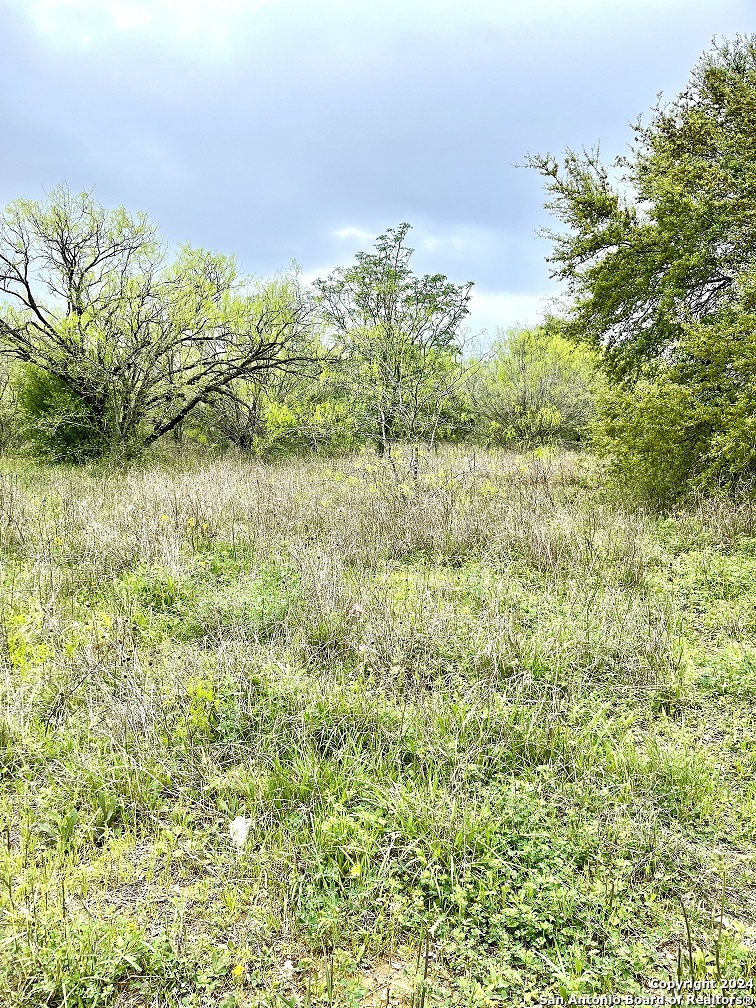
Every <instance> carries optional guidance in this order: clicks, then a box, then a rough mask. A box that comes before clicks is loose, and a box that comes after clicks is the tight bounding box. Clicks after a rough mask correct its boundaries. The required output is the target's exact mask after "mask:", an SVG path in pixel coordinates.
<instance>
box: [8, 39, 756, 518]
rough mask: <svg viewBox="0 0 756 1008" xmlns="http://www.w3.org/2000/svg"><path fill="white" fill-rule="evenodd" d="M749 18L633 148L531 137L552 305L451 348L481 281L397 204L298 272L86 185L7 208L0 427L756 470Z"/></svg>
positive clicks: (635, 481) (702, 471)
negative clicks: (569, 147)
mask: <svg viewBox="0 0 756 1008" xmlns="http://www.w3.org/2000/svg"><path fill="white" fill-rule="evenodd" d="M755 121H756V37H754V36H750V37H738V38H736V39H735V40H734V41H732V42H723V43H720V44H716V45H715V46H714V47H713V48H712V50H711V51H710V52H708V53H706V54H704V56H703V57H702V59H701V60H700V61H699V63H698V65H697V66H696V67H695V68H694V70H693V72H692V74H691V78H690V81H689V85H688V87H687V88H686V90H685V91H684V92H683V93H682V94H681V95H680V96H679V97H678V98H677V99H675V100H674V101H672V102H671V103H670V104H668V105H662V104H659V105H657V107H656V108H655V109H654V110H653V113H652V117H651V119H650V122H649V123H648V124H646V125H643V124H639V125H637V126H636V127H635V141H634V144H633V146H632V147H631V151H630V155H629V156H628V157H626V158H623V159H619V160H618V161H616V162H615V164H614V165H613V166H612V168H611V170H610V168H607V167H606V166H605V165H604V164H602V162H601V161H600V159H599V156H598V153H597V152H595V153H583V154H575V153H573V152H571V151H568V152H566V154H565V155H564V156H563V157H561V158H559V159H557V158H554V157H552V156H551V155H533V156H530V157H529V163H530V164H531V166H532V167H534V168H535V169H536V170H538V171H539V172H541V174H542V175H543V177H544V179H545V183H546V188H547V190H548V193H549V197H550V199H549V202H548V204H547V206H548V207H549V209H550V210H551V211H552V212H553V213H554V215H555V216H556V217H557V219H558V220H559V221H561V223H562V225H564V227H563V229H562V230H560V231H557V232H554V233H552V234H551V237H552V240H553V254H552V256H551V257H550V261H551V262H552V264H553V266H554V276H556V277H557V278H559V279H560V280H561V281H563V283H564V285H565V299H564V309H563V310H562V311H561V313H560V315H559V316H556V315H554V316H549V317H547V318H546V319H545V320H544V322H543V323H542V324H540V325H538V326H535V327H531V328H527V329H525V328H518V327H515V328H513V329H510V330H507V331H502V330H500V331H498V333H497V337H496V339H495V342H494V343H493V345H492V346H491V347H490V349H489V350H488V352H486V353H484V354H479V355H477V356H476V355H471V354H469V353H466V352H465V347H464V332H465V328H464V323H465V319H466V316H467V315H468V311H469V309H468V305H469V300H470V289H471V286H472V284H470V283H467V284H462V285H457V284H455V283H452V282H451V281H449V280H448V279H447V278H446V277H445V276H442V275H426V276H418V275H416V274H415V273H414V272H413V270H412V267H411V256H412V249H411V248H409V247H408V245H407V244H406V239H407V235H408V232H409V230H410V227H409V225H408V224H402V225H400V226H399V227H397V228H393V229H389V230H388V231H387V232H386V233H385V234H383V235H381V236H380V237H379V238H378V239H377V240H376V243H375V246H374V248H373V250H371V251H370V252H362V253H359V254H358V255H357V256H356V257H355V260H354V261H353V263H352V264H351V265H349V266H347V267H340V268H338V269H336V270H334V272H333V273H332V274H331V275H330V276H329V277H327V278H326V279H323V280H317V281H315V283H314V284H312V285H310V286H309V287H308V286H306V285H304V284H303V283H302V280H301V277H300V275H299V273H298V272H297V270H296V269H293V270H290V271H288V272H286V273H282V274H281V275H278V276H276V277H274V278H272V279H270V280H265V281H262V280H253V279H249V278H244V277H241V276H239V274H238V271H237V267H236V264H235V262H234V260H233V258H231V257H228V256H225V255H220V254H214V253H210V252H206V251H204V250H201V249H195V248H191V247H189V246H186V247H184V248H182V249H181V250H180V253H179V254H178V256H175V257H172V258H171V257H169V256H168V255H167V253H166V248H165V245H164V244H163V243H162V242H161V241H160V239H159V236H158V234H157V231H156V229H155V227H154V226H153V225H152V224H151V223H150V222H149V221H148V220H147V219H146V218H145V217H144V216H143V215H136V216H133V215H130V214H129V213H127V212H126V211H125V210H124V209H119V210H115V211H108V210H106V209H104V208H103V207H101V206H100V205H98V204H97V203H96V201H95V200H94V199H93V198H92V196H91V195H90V194H87V193H82V194H79V195H76V194H72V193H71V192H70V191H69V190H67V189H66V188H60V189H58V190H56V191H54V192H53V193H52V194H51V195H50V197H49V198H48V199H47V201H46V202H45V203H35V202H31V201H28V200H17V201H16V202H14V203H12V204H11V205H10V206H9V207H7V209H6V211H5V214H4V216H3V218H2V220H1V221H0V290H2V291H3V292H4V295H5V303H4V306H3V307H2V309H1V310H0V362H1V364H2V371H1V384H0V443H1V444H2V447H3V448H4V449H5V450H6V451H22V452H31V453H33V454H35V455H37V456H40V457H43V458H47V459H50V460H55V461H75V462H80V461H86V460H89V459H93V458H98V457H103V456H114V457H119V458H133V457H136V456H138V455H140V454H142V453H143V452H145V451H146V450H148V449H150V448H151V447H152V446H154V445H159V444H165V443H166V442H167V441H168V442H179V443H181V444H184V445H186V444H187V443H189V442H194V443H196V444H197V445H202V446H207V447H209V448H215V449H218V450H220V449H223V448H230V447H233V448H236V449H240V450H242V451H247V452H255V453H260V454H270V453H276V452H289V453H290V452H296V451H304V450H315V451H318V452H328V453H340V452H353V451H357V450H360V449H363V448H365V447H366V446H369V447H374V448H375V450H377V451H378V452H379V453H381V454H386V453H390V452H391V451H392V447H393V446H394V445H395V444H398V443H401V442H410V443H413V444H425V445H426V446H429V447H432V446H434V445H436V444H438V443H439V442H440V441H450V440H451V441H460V440H470V441H473V442H475V443H476V444H484V445H489V446H493V445H512V446H517V447H532V446H534V445H542V444H544V443H572V444H575V443H581V442H582V443H586V444H589V445H590V446H591V448H592V449H593V450H594V451H597V452H599V453H600V454H603V455H604V456H605V457H606V458H607V459H608V460H609V461H610V463H611V468H612V469H613V471H614V474H615V476H616V477H618V478H619V479H620V480H621V481H622V482H623V483H624V484H625V485H626V486H627V487H628V488H630V489H631V490H633V491H634V492H635V493H637V494H638V495H641V496H644V497H646V498H652V499H656V500H658V501H667V500H669V499H672V498H674V497H676V496H678V495H680V494H681V493H684V492H685V491H687V490H688V489H690V488H710V487H712V486H714V485H717V486H733V485H738V486H740V487H741V488H742V487H743V486H746V487H750V485H751V480H752V478H753V475H754V473H755V472H756V391H755V389H756V133H754V130H753V123H754V122H755Z"/></svg>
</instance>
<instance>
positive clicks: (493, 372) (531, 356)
mask: <svg viewBox="0 0 756 1008" xmlns="http://www.w3.org/2000/svg"><path fill="white" fill-rule="evenodd" d="M498 336H499V338H498V339H497V340H496V341H495V342H494V344H493V347H492V349H491V352H490V354H488V355H487V357H486V358H485V360H484V361H483V362H482V364H481V367H480V368H479V370H478V371H476V372H475V374H474V375H472V378H471V381H470V383H469V388H470V396H471V398H472V401H473V403H474V409H475V411H476V413H477V415H478V418H479V419H478V429H479V434H481V435H482V436H483V437H484V438H485V440H486V441H487V442H488V443H492V444H511V443H515V444H519V445H531V444H544V443H546V442H554V441H560V442H575V441H580V440H581V439H583V438H584V437H586V436H587V435H588V433H589V427H590V423H591V421H592V419H593V414H594V411H595V400H596V393H597V389H598V385H599V376H598V367H597V354H596V353H595V352H594V351H592V350H591V349H589V348H587V347H586V346H584V345H578V344H575V343H573V342H571V341H570V340H568V339H567V338H566V337H564V336H563V335H562V334H561V333H560V332H559V329H558V325H556V324H555V323H554V322H553V321H552V322H551V323H549V324H544V325H541V326H536V327H534V328H532V329H521V328H519V327H513V328H511V329H508V330H506V331H502V330H498Z"/></svg>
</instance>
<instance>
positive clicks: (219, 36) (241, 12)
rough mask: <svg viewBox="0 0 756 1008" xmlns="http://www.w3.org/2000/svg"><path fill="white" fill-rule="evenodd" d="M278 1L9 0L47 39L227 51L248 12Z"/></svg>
mask: <svg viewBox="0 0 756 1008" xmlns="http://www.w3.org/2000/svg"><path fill="white" fill-rule="evenodd" d="M278 2H280V0H254V2H249V0H247V2H245V0H213V3H212V4H211V3H208V2H207V0H10V3H11V4H12V5H13V6H14V7H16V8H17V9H18V10H19V11H20V12H21V13H22V14H24V15H25V16H26V17H28V18H29V19H30V20H31V21H32V23H33V25H34V26H35V28H36V29H37V31H38V32H40V34H42V35H43V36H45V37H46V38H47V39H48V41H49V42H51V43H53V44H56V45H58V46H63V47H71V46H73V47H81V48H91V47H92V46H93V45H95V44H99V43H100V42H102V41H104V40H107V39H109V38H113V37H123V36H129V35H130V36H132V37H142V38H144V37H146V38H148V39H150V40H152V41H159V42H161V43H168V44H174V45H178V46H179V47H184V46H186V45H189V46H191V47H192V48H193V49H197V48H199V49H200V51H204V52H206V53H207V54H209V55H213V54H218V53H219V52H223V51H230V49H231V48H232V47H233V43H234V41H235V37H236V35H237V33H238V31H239V29H240V28H241V27H242V24H243V22H245V21H246V20H247V18H248V16H249V15H250V14H254V13H255V12H256V11H257V10H259V9H261V8H263V7H269V6H273V5H275V4H277V3H278Z"/></svg>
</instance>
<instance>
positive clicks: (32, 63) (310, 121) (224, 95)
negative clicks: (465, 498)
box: [0, 0, 756, 331]
mask: <svg viewBox="0 0 756 1008" xmlns="http://www.w3.org/2000/svg"><path fill="white" fill-rule="evenodd" d="M754 30H756V0H718V2H712V0H709V2H702V0H569V2H568V0H529V2H527V0H520V2H513V0H383V2H380V0H208V2H202V0H0V75H1V76H2V78H3V80H2V84H1V85H0V94H1V95H2V106H1V108H2V112H1V126H2V134H1V138H2V139H1V143H2V146H1V147H0V151H1V152H2V155H1V156H2V160H1V161H0V201H2V204H3V205H5V203H7V202H8V201H9V200H11V199H14V198H16V197H18V196H24V197H28V198H32V199H41V198H44V194H45V192H46V191H49V190H50V189H51V188H52V187H53V186H55V185H57V184H59V183H61V182H65V183H67V184H68V185H69V186H70V187H71V188H72V189H75V190H77V191H79V190H82V189H93V190H94V193H95V196H96V197H97V199H99V201H100V202H101V203H103V204H105V205H106V206H116V205H124V206H126V207H127V209H129V210H132V211H136V210H144V211H146V212H147V213H148V214H149V216H150V217H151V218H152V219H153V220H154V221H155V222H156V223H157V224H159V225H160V227H161V228H162V230H163V232H164V234H165V235H166V236H167V238H168V239H169V240H170V241H171V242H175V243H179V242H185V241H188V242H190V243H192V244H194V245H200V246H203V247H207V248H211V249H214V250H219V251H224V252H233V253H235V254H236V255H237V257H238V259H239V261H240V264H241V266H242V268H243V269H245V270H247V271H249V272H252V273H255V274H257V275H269V274H271V273H273V272H275V270H276V269H279V268H281V267H285V266H286V265H287V264H288V263H289V262H290V260H291V259H296V260H297V261H298V262H299V263H300V264H301V266H302V268H303V270H304V272H305V275H306V276H308V277H309V276H323V275H325V274H327V273H328V272H330V270H331V269H332V268H333V267H334V266H336V265H339V264H343V263H347V262H348V261H349V260H350V259H351V258H352V256H353V255H354V253H355V252H357V251H359V250H361V249H364V250H368V249H369V247H370V245H371V240H372V238H373V237H374V236H375V235H377V234H379V233H380V232H381V231H384V230H385V229H386V228H388V227H392V226H395V225H397V224H399V223H400V222H402V221H408V222H409V223H410V224H412V225H413V231H412V232H411V235H410V237H411V241H410V244H411V245H412V246H413V247H414V248H415V249H416V250H417V251H416V255H415V257H414V262H415V268H416V270H417V271H418V272H434V273H435V272H441V273H446V274H447V275H448V276H449V277H450V279H452V280H454V281H456V282H459V283H461V282H463V281H467V280H473V281H474V282H475V288H474V291H475V300H474V302H473V304H474V310H473V314H472V316H471V328H472V329H473V331H477V330H479V329H481V328H483V327H485V328H487V329H488V330H489V331H492V330H493V329H494V328H495V327H496V326H497V325H503V326H506V325H510V324H512V323H514V322H516V321H522V322H526V323H527V322H533V321H536V320H537V319H538V317H539V314H540V312H541V310H542V308H543V307H544V305H545V303H546V298H548V297H549V296H550V295H553V294H554V293H555V292H556V288H555V286H554V284H553V283H552V282H551V281H550V280H549V277H548V265H547V264H546V263H545V262H544V256H545V255H546V254H547V253H548V245H547V243H546V242H545V241H544V240H543V239H540V238H538V237H537V235H536V231H537V230H538V228H539V227H542V226H543V225H544V224H546V223H547V217H546V216H545V214H544V212H543V210H542V208H541V205H542V200H543V194H542V190H541V183H540V179H539V177H538V176H536V175H535V174H534V173H533V172H532V171H530V170H529V169H525V168H521V167H519V168H518V167H516V166H517V165H518V164H521V163H522V161H523V159H524V156H525V154H526V153H527V152H528V151H531V152H542V153H543V152H546V151H551V152H554V153H558V152H560V151H562V150H564V148H566V147H571V148H576V149H579V148H581V147H592V146H594V145H595V144H597V143H600V145H601V149H602V151H603V152H604V154H605V155H606V157H607V158H611V157H613V156H614V155H616V154H618V153H621V152H622V151H623V150H624V149H625V147H626V144H627V142H628V140H629V138H630V130H629V126H628V124H629V123H630V122H631V121H634V120H635V119H636V118H637V116H638V115H639V114H641V113H644V114H645V113H647V112H648V111H649V110H650V108H651V107H652V105H653V104H654V101H655V97H656V95H657V93H658V92H660V91H661V92H663V93H664V95H665V97H669V98H672V97H674V95H675V94H677V93H678V92H679V91H680V90H681V89H682V88H683V87H684V85H685V82H686V79H687V77H688V74H689V71H690V70H691V68H692V67H693V65H694V64H695V62H696V60H697V59H698V57H699V55H700V54H701V53H702V52H703V51H704V50H706V49H708V48H709V46H710V45H711V41H712V38H713V37H714V36H725V37H732V36H733V35H735V34H737V33H749V32H752V31H754Z"/></svg>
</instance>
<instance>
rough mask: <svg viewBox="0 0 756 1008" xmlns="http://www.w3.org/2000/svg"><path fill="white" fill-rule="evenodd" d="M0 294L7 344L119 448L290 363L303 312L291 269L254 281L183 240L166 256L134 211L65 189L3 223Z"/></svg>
mask: <svg viewBox="0 0 756 1008" xmlns="http://www.w3.org/2000/svg"><path fill="white" fill-rule="evenodd" d="M0 292H1V293H3V294H4V295H5V297H6V302H5V304H4V305H3V306H2V308H0V349H2V352H3V353H4V354H5V356H6V357H8V358H11V359H15V360H17V361H21V362H23V363H26V364H30V365H33V367H34V368H36V369H37V370H38V371H41V372H44V373H45V374H46V375H47V376H49V380H50V382H52V383H57V386H56V388H57V393H56V396H57V399H58V401H59V402H62V400H61V396H62V394H63V391H65V393H66V394H67V395H69V405H71V404H73V402H74V401H75V402H76V403H77V410H78V413H77V418H76V423H77V425H78V426H79V427H81V426H82V425H86V426H88V427H89V429H90V433H91V438H90V440H91V441H92V442H95V441H97V440H99V441H100V442H101V443H102V444H103V445H105V446H107V447H108V449H109V450H119V451H124V450H125V451H133V450H138V449H140V448H142V447H145V446H147V445H150V444H152V443H153V442H155V441H156V440H157V439H158V438H160V437H162V436H163V435H165V434H167V433H169V432H171V431H175V430H177V429H178V428H179V427H180V425H181V424H182V423H183V422H184V421H185V419H186V418H187V417H188V416H189V415H190V414H191V413H192V411H193V410H194V409H195V408H196V407H197V406H198V405H200V404H202V403H207V402H209V401H211V400H212V399H213V398H214V397H218V396H222V395H223V394H224V391H225V390H227V389H228V388H229V387H231V386H232V385H233V383H234V382H235V381H237V380H238V379H240V378H245V377H249V376H250V375H253V374H256V373H259V372H260V371H266V370H268V369H271V368H292V367H296V366H297V365H298V364H299V363H301V362H302V361H303V360H304V356H305V355H304V353H303V351H302V349H301V348H302V345H303V342H306V336H307V334H308V333H309V329H310V325H311V320H312V311H311V306H310V303H309V301H308V299H307V298H306V296H305V295H304V292H303V291H302V289H301V287H300V285H299V282H298V278H297V277H296V276H290V277H284V278H280V279H279V280H277V281H274V282H273V283H270V284H267V285H266V284H260V283H257V284H255V283H252V282H250V281H245V280H243V278H241V277H240V276H239V275H238V272H237V269H236V265H235V263H234V260H233V259H232V258H229V257H227V256H223V255H216V254H211V253H209V252H205V251H203V250H200V249H193V248H190V247H185V248H183V249H182V251H181V252H180V254H179V255H178V256H177V257H176V258H175V259H174V260H173V261H170V260H169V259H168V258H167V255H166V251H165V249H164V247H163V246H162V245H161V243H160V242H159V240H158V237H157V233H156V231H155V228H154V227H153V226H152V225H151V224H150V223H149V222H148V221H147V219H146V218H145V217H144V216H143V215H139V216H137V217H132V216H130V215H129V214H127V213H126V211H125V210H123V209H120V210H115V211H111V212H108V211H106V210H104V209H103V208H102V207H101V206H100V205H99V204H97V203H96V202H95V201H94V199H93V198H92V197H91V196H90V195H89V194H87V193H82V194H80V195H77V196H76V195H72V194H71V193H70V192H69V191H68V190H66V189H62V188H61V189H57V190H55V191H54V192H53V193H52V194H51V196H50V198H49V199H48V201H47V202H46V203H45V204H40V203H35V202H31V201H28V200H17V201H16V202H15V203H12V204H10V206H9V207H8V208H7V209H6V211H5V214H4V215H3V217H2V219H0ZM51 389H52V385H50V388H49V389H48V392H50V390H51ZM53 398H55V397H53ZM45 401H46V402H47V403H48V405H49V406H51V408H53V407H52V404H51V400H50V395H48V396H47V398H46V400H45ZM64 412H65V410H64Z"/></svg>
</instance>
